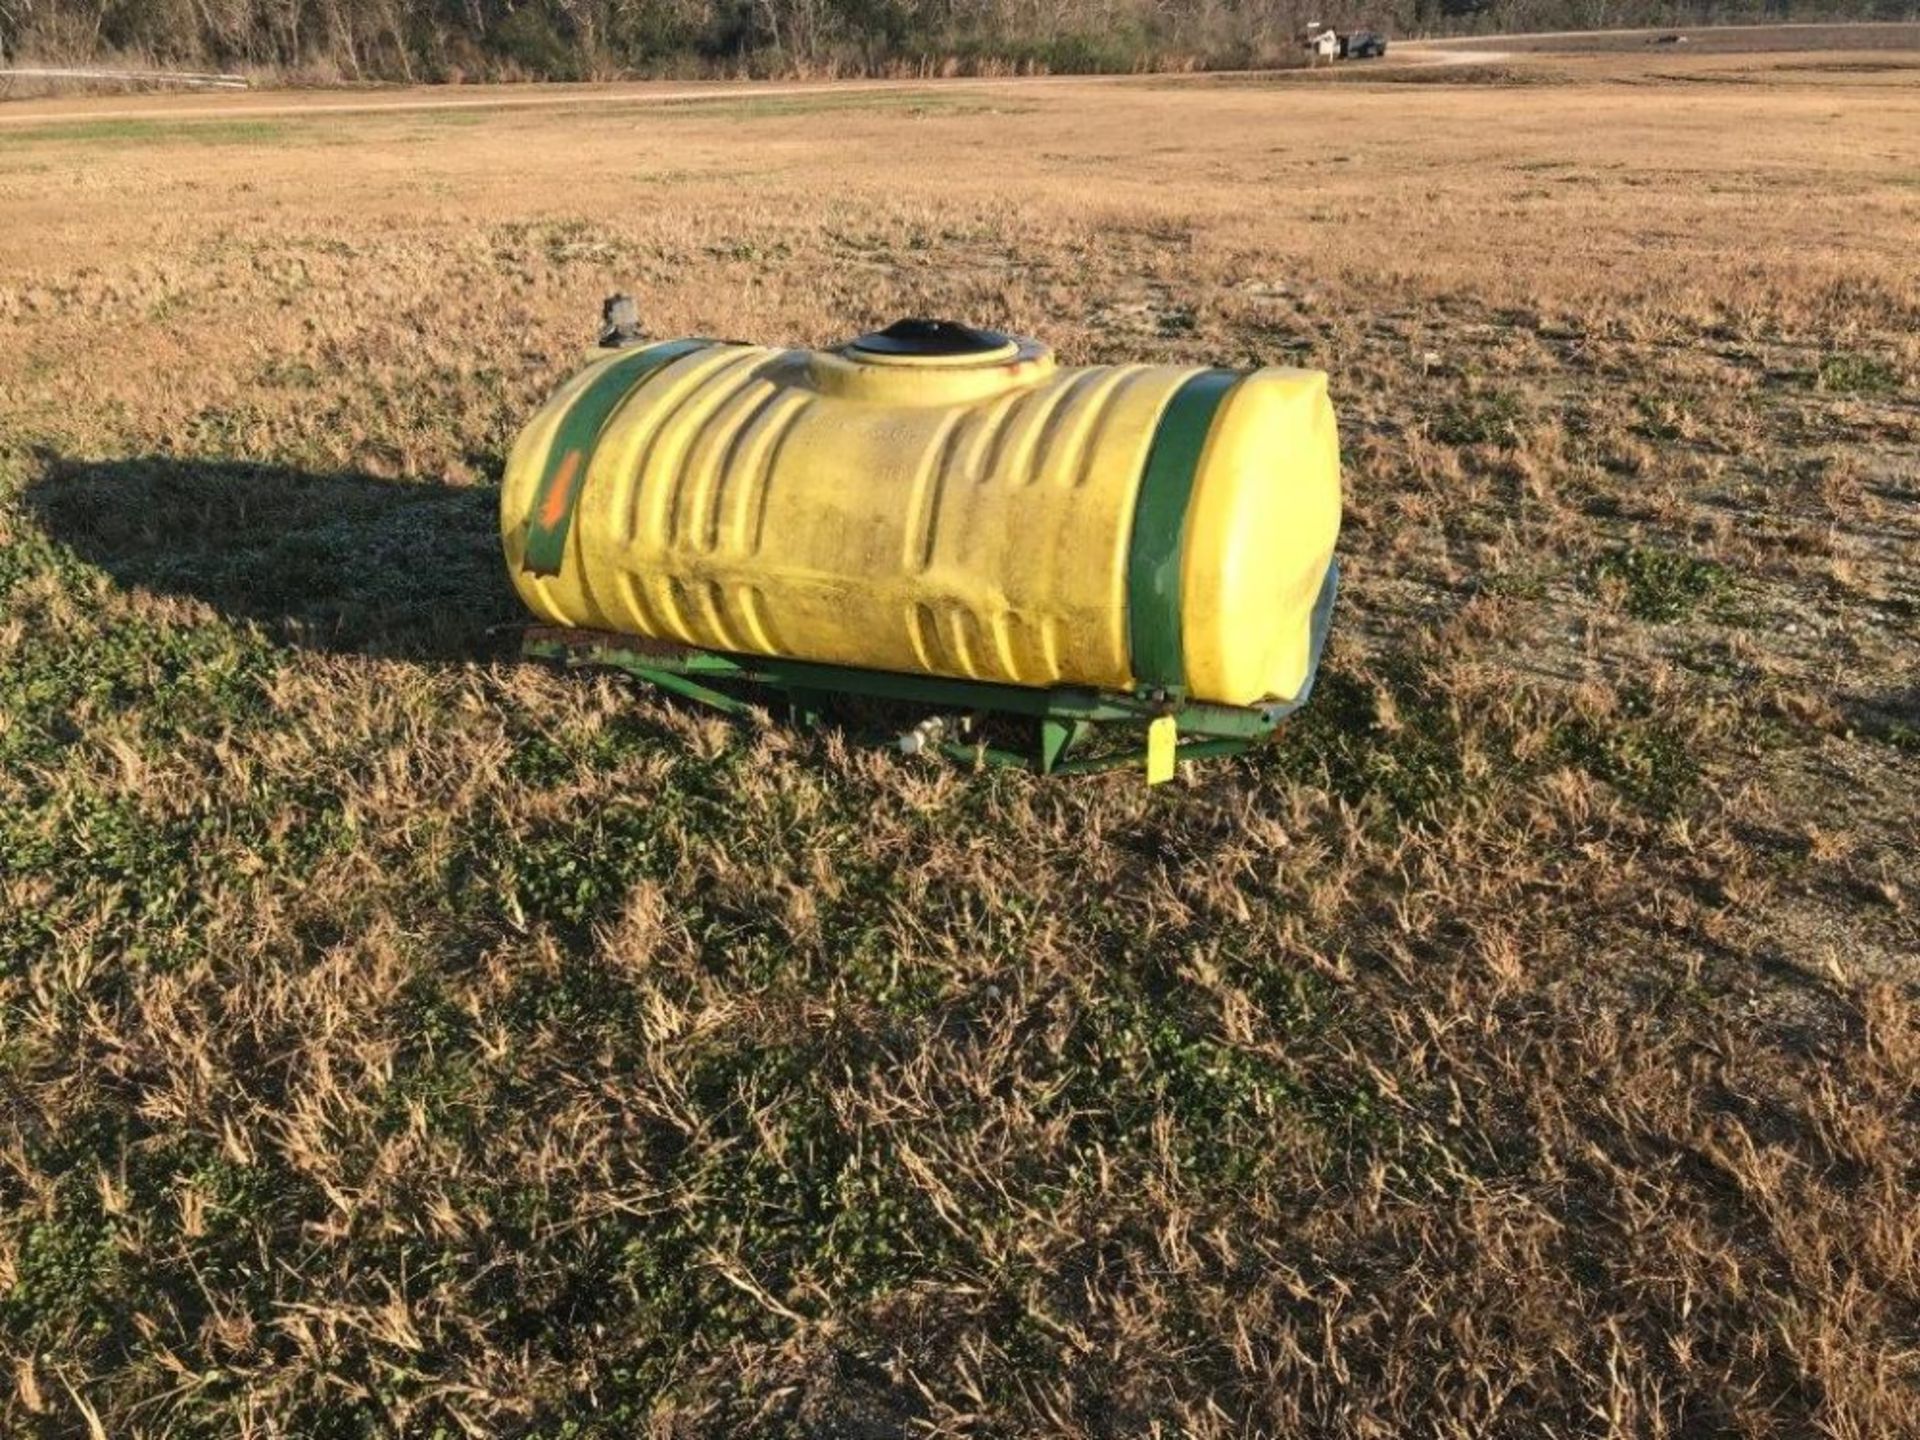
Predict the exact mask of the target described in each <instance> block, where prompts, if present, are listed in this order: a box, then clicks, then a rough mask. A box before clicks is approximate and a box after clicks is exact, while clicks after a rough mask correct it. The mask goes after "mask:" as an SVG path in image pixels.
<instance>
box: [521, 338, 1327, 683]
mask: <svg viewBox="0 0 1920 1440" xmlns="http://www.w3.org/2000/svg"><path fill="white" fill-rule="evenodd" d="M1339 525H1340V466H1339V447H1338V441H1337V439H1336V436H1335V430H1334V417H1333V410H1332V407H1331V406H1330V404H1329V403H1328V399H1327V382H1326V377H1325V376H1324V375H1322V374H1320V373H1319V372H1317V371H1307V370H1292V369H1278V368H1275V369H1262V370H1254V371H1251V372H1248V373H1234V372H1230V371H1221V370H1207V369H1201V368H1195V367H1188V366H1175V365H1101V366H1087V367H1079V368H1068V367H1063V366H1059V365H1056V364H1055V363H1054V357H1053V354H1052V352H1051V351H1050V350H1048V349H1047V348H1046V347H1045V346H1043V345H1041V344H1039V343H1038V342H1036V341H1032V340H1022V339H1014V338H1009V337H1006V336H1002V335H998V334H995V333H993V332H990V331H977V330H970V329H967V328H965V327H961V326H956V325H952V324H949V323H947V322H940V321H902V322H900V323H899V324H896V325H894V326H891V327H889V328H888V329H886V330H883V331H878V332H876V333H874V334H872V335H867V336H862V337H861V338H860V339H858V340H855V341H853V342H850V343H849V344H847V345H845V346H842V347H841V348H839V349H837V350H827V351H807V350H782V349H769V348H764V347H761V346H757V345H746V344H738V343H732V342H719V341H709V340H680V341H670V342H667V343H665V344H659V345H648V346H640V347H633V348H627V349H622V350H617V351H614V352H613V353H611V354H609V355H608V356H607V357H606V358H605V359H602V360H599V361H597V362H595V363H593V364H590V365H589V366H588V367H587V368H586V369H585V370H584V371H582V372H581V373H580V374H579V375H577V376H575V377H574V378H573V379H572V380H571V381H569V382H568V383H567V384H566V385H565V386H564V387H563V388H562V389H561V390H560V391H559V393H558V394H556V395H555V396H554V397H553V399H552V400H550V401H549V402H548V403H547V405H546V406H545V408H543V409H542V410H541V411H540V412H539V414H537V415H536V416H535V417H534V418H533V420H532V422H531V423H530V424H529V425H528V426H527V428H526V430H525V431H524V432H523V433H522V434H521V436H520V438H519V440H518V442H517V443H516V444H515V445H514V448H513V452H512V455H511V457H510V458H509V460H508V464H507V471H506V478H505V484H504V487H503V490H502V494H501V531H502V538H503V541H504V544H505V549H506V559H507V567H508V571H509V573H510V574H511V576H512V578H513V583H514V585H515V587H516V588H517V589H518V591H519V593H520V595H521V597H522V599H523V600H524V601H525V602H526V604H527V605H528V606H529V608H531V609H532V610H533V611H534V612H535V613H536V614H538V615H540V616H541V617H543V618H544V619H546V620H548V621H549V622H552V623H554V624H558V625H567V626H581V627H588V628H593V629H600V630H613V631H620V632H625V633H630V634H634V635H641V636H647V637H650V638H652V639H655V640H661V641H669V642H677V643H679V644H683V645H689V646H697V647H701V648H705V649H712V650H720V651H726V652H731V653H735V654H745V655H754V654H760V655H779V656H785V657H788V658H791V659H797V660H808V661H815V662H822V663H828V664H836V665H850V666H860V667H865V668H869V669H880V670H892V671H902V672H908V673H922V674H932V675H942V676H952V677H957V678H962V679H971V680H986V681H997V682H1002V683H1008V684H1014V685H1023V686H1062V685H1071V686H1089V687H1093V688H1096V689H1101V690H1112V691H1125V692H1134V691H1139V690H1143V689H1144V690H1154V689H1164V690H1167V691H1168V692H1169V693H1178V694H1184V695H1186V696H1187V697H1189V698H1191V699H1196V700H1206V701H1213V702H1217V703H1221V704H1227V705H1250V704H1255V703H1260V702H1266V701H1289V700H1292V699H1294V698H1295V697H1296V696H1297V695H1298V694H1299V692H1300V691H1301V689H1302V688H1303V687H1304V686H1305V685H1306V683H1307V682H1308V680H1309V678H1310V674H1309V672H1310V669H1311V665H1312V661H1313V646H1312V643H1311V640H1310V628H1311V623H1312V617H1313V610H1314V606H1315V602H1316V600H1317V599H1318V598H1319V596H1320V594H1321V592H1322V587H1323V584H1324V583H1325V582H1326V579H1327V576H1328V571H1329V565H1330V563H1331V559H1332V554H1333V547H1334V541H1335V538H1336V537H1337V535H1338V532H1339Z"/></svg>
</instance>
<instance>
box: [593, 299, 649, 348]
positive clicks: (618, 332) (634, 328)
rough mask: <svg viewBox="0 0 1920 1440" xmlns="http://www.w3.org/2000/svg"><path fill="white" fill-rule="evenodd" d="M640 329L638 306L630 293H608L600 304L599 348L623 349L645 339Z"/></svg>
mask: <svg viewBox="0 0 1920 1440" xmlns="http://www.w3.org/2000/svg"><path fill="white" fill-rule="evenodd" d="M646 338H647V337H646V335H645V334H644V333H642V331H641V329H640V307H639V306H638V305H636V304H634V303H633V297H632V296H631V295H609V296H608V297H607V298H606V299H605V300H604V301H602V302H601V305H600V348H601V349H603V350H624V349H625V348H626V347H627V346H629V345H638V344H639V343H640V342H641V341H642V340H644V339H646Z"/></svg>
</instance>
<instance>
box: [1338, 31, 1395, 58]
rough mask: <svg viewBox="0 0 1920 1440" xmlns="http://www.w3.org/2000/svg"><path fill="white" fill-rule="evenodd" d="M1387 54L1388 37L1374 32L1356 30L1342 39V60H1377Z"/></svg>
mask: <svg viewBox="0 0 1920 1440" xmlns="http://www.w3.org/2000/svg"><path fill="white" fill-rule="evenodd" d="M1386 53H1387V37H1386V36H1384V35H1382V34H1380V33H1379V32H1378V31H1374V30H1355V31H1354V32H1353V33H1352V34H1351V35H1342V36H1341V37H1340V58H1341V59H1342V60H1377V59H1379V58H1380V57H1381V56H1382V55H1385V54H1386Z"/></svg>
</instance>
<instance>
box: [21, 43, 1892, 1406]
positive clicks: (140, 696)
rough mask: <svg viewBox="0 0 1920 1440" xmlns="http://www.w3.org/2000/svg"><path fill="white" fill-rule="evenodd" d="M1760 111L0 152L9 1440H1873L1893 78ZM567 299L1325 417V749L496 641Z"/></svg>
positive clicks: (1246, 118) (1446, 97) (1888, 992)
mask: <svg viewBox="0 0 1920 1440" xmlns="http://www.w3.org/2000/svg"><path fill="white" fill-rule="evenodd" d="M1604 63H1605V64H1606V65H1607V66H1610V67H1617V66H1618V65H1620V64H1621V62H1620V61H1618V60H1617V59H1615V58H1612V57H1608V58H1607V59H1606V60H1605V62H1604ZM1685 63H1686V62H1685V61H1684V60H1683V59H1681V58H1677V57H1674V56H1671V55H1666V54H1663V55H1661V56H1660V57H1659V65H1660V67H1661V68H1662V69H1663V70H1664V69H1668V68H1672V67H1675V66H1682V65H1684V64H1685ZM1716 63H1718V62H1716ZM1757 77H1758V78H1757V79H1756V81H1755V83H1753V84H1741V85H1737V86H1736V85H1700V84H1689V83H1682V82H1677V81H1646V77H1645V75H1644V73H1643V74H1642V75H1641V80H1642V81H1645V83H1634V84H1622V83H1620V80H1621V76H1620V74H1619V73H1618V71H1617V70H1616V69H1609V70H1608V71H1607V72H1606V73H1604V74H1600V73H1596V74H1594V75H1593V76H1590V77H1588V78H1586V79H1582V78H1580V76H1579V75H1578V74H1577V73H1575V74H1571V76H1570V78H1565V80H1564V83H1558V84H1553V85H1526V86H1519V87H1508V86H1501V85H1480V84H1463V85H1445V84H1432V85H1421V86H1402V85H1379V86H1372V85H1341V86H1318V87H1314V86H1309V85H1307V84H1304V83H1303V84H1299V85H1290V86H1285V87H1268V86H1247V85H1223V84H1215V83H1207V82H1198V83H1194V84H1190V85H1181V86H1167V85H1163V84H1154V83H1110V82H1109V83H1103V82H1083V83H1048V84H1045V85H1040V86H1034V87H1030V88H1029V87H1010V86H997V85H959V84H956V85H952V86H939V87H931V88H926V89H903V90H898V91H888V92H883V93H879V94H875V93H872V92H847V91H827V90H822V91H819V92H813V93H809V94H806V95H801V96H769V97H766V98H764V99H741V98H739V97H717V98H713V99H711V100H707V101H704V102H701V103H695V104H686V105H678V106H673V107H658V106H651V107H650V106H644V105H642V106H633V105H620V106H607V107H604V108H601V107H592V106H589V107H586V108H579V109H524V110H512V109H503V110H498V111H485V110H482V111H471V112H456V113H453V114H434V113H424V112H398V113H368V114H354V115H351V116H348V115H338V114H336V115H326V114H324V113H322V110H321V109H318V108H317V109H316V111H315V113H314V114H313V115H312V116H310V117H309V116H303V115H299V114H293V115H283V114H273V115H261V114H255V113H253V112H251V111H249V110H247V109H246V108H245V107H241V108H237V109H236V110H235V111H234V112H233V115H232V116H231V117H230V118H225V119H215V120H212V121H204V120H200V119H190V118H186V117H185V116H184V115H182V116H176V117H175V118H172V119H165V120H158V121H156V120H144V119H143V120H125V119H116V120H97V121H90V120H85V119H80V118H75V117H73V116H72V115H70V114H63V117H62V118H60V119H58V120H57V122H55V123H50V124H48V125H45V126H39V127H36V126H33V125H12V124H9V125H7V126H6V127H4V128H0V497H4V502H3V503H4V508H0V545H4V549H3V550H0V596H4V599H3V600H0V606H3V607H4V608H0V814H4V817H5V818H4V819H3V820H0V1096H4V1100H5V1104H4V1107H0V1117H3V1118H0V1347H4V1349H5V1351H6V1355H7V1359H8V1360H9V1362H10V1365H11V1371H12V1382H11V1390H10V1391H9V1392H0V1429H3V1430H5V1431H6V1432H7V1433H9V1434H12V1433H21V1434H39V1435H68V1434H73V1435H80V1434H87V1433H89V1432H90V1430H91V1429H92V1428H93V1427H95V1426H96V1425H98V1426H99V1427H100V1428H101V1429H103V1430H104V1431H105V1432H106V1433H111V1434H116V1435H120V1434H128V1435H133V1434H149V1435H161V1434H165V1435H199V1434H207V1435H212V1434H252V1435H301V1436H308V1435H362V1434H376V1433H394V1432H401V1433H409V1434H420V1435H436V1434H439V1435H451V1434H457V1433H466V1434H475V1435H479V1434H492V1433H502V1432H507V1433H520V1432H524V1433H532V1434H540V1435H553V1436H563V1435H581V1434H605V1435H632V1434H640V1433H652V1434H661V1435H694V1434H715V1435H718V1434H727V1435H736V1434H768V1435H818V1436H891V1435H906V1434H954V1435H959V1434H973V1435H1021V1436H1028V1435H1036V1434H1057V1435H1086V1436H1096V1435H1098V1436H1106V1435H1143V1434H1162V1435H1173V1434H1186V1435H1197V1436H1209V1435H1218V1436H1226V1435H1246V1434H1265V1435H1351V1436H1385V1435H1403V1434H1433V1435H1460V1436H1468V1435H1473V1436H1480V1435H1488V1434H1505V1435H1516V1436H1518V1435H1535V1434H1546V1433H1553V1434H1563V1435H1616V1436H1629V1435H1631V1436H1652V1435H1671V1436H1698V1435H1708V1434H1741V1435H1754V1436H1779V1437H1798V1436H1803V1435H1810V1434H1827V1435H1832V1436H1837V1437H1854V1436H1858V1437H1863V1440H1864V1437H1869V1436H1871V1437H1881V1436H1889V1435H1896V1434H1904V1433H1913V1432H1915V1431H1916V1430H1917V1429H1920V1390H1916V1373H1915V1354H1916V1349H1915V1340H1914V1337H1915V1334H1916V1330H1917V1329H1920V1209H1916V1207H1915V1205H1914V1203H1913V1194H1914V1187H1915V1182H1916V1179H1917V1178H1920V1102H1917V1101H1916V1081H1917V1080H1920V1023H1917V1021H1916V1013H1917V1012H1916V1009H1915V1003H1916V998H1917V997H1916V994H1915V988H1914V987H1915V982H1916V974H1915V969H1914V956H1915V952H1916V948H1917V947H1916V940H1917V939H1920V936H1917V935H1916V923H1915V909H1914V907H1915V904H1916V898H1917V897H1920V872H1917V871H1916V869H1915V861H1914V855H1915V853H1916V847H1915V845H1914V840H1915V835H1914V816H1915V812H1916V806H1915V797H1916V793H1917V790H1916V786H1917V783H1920V748H1917V743H1920V710H1916V704H1917V703H1920V701H1917V699H1916V697H1920V658H1917V657H1920V646H1917V645H1916V643H1915V641H1916V628H1920V587H1917V586H1916V582H1915V579H1914V576H1915V574H1916V573H1917V572H1916V565H1915V561H1916V559H1920V555H1917V554H1916V551H1917V549H1920V546H1917V545H1916V538H1917V537H1920V515H1917V512H1916V505H1920V470H1917V469H1916V461H1915V451H1916V444H1917V443H1920V397H1917V396H1916V391H1915V380H1916V376H1920V341H1916V338H1915V337H1916V331H1917V329H1920V327H1917V326H1916V321H1920V273H1916V271H1915V268H1914V265H1913V258H1912V244H1911V237H1912V236H1913V235H1914V234H1915V233H1917V232H1920V189H1917V188H1916V185H1915V181H1916V177H1920V145H1916V137H1920V91H1917V90H1916V88H1915V87H1914V84H1913V81H1912V77H1911V76H1910V75H1901V74H1899V73H1896V72H1887V71H1874V72H1872V73H1871V74H1867V73H1864V72H1863V73H1853V72H1846V73H1834V74H1831V75H1828V76H1826V77H1825V78H1823V79H1822V80H1821V81H1820V82H1819V83H1818V84H1815V85H1808V84H1805V83H1801V80H1804V79H1805V72H1804V71H1802V72H1800V80H1796V81H1795V82H1794V83H1792V84H1774V83H1772V82H1771V81H1769V80H1768V78H1767V76H1766V73H1765V72H1757ZM201 103H203V104H204V102H201ZM324 103H325V102H320V105H321V106H322V107H323V106H324ZM23 113H24V112H23ZM616 286H625V287H629V288H632V289H634V290H636V291H637V292H638V293H639V294H640V295H641V297H642V304H643V310H644V312H645V314H646V317H647V319H648V321H649V323H650V325H651V326H652V328H654V329H655V330H656V331H659V332H663V333H682V332H698V333H712V334H720V335H734V334H738V335H743V336H752V337H757V338H766V339H772V338H775V337H779V338H782V339H787V340H792V341H799V342H825V341H830V340H832V339H834V338H836V337H840V336H844V335H846V334H849V333H852V332H853V331H855V330H857V329H860V328H863V327H865V326H868V325H870V324H872V323H874V322H876V321H884V320H886V319H888V318H891V317H893V316H895V315H897V314H901V313H907V312H936V313H950V314H955V315H961V316H965V317H967V318H970V319H974V320H977V321H982V322H986V323H992V324H996V325H1000V326H1005V327H1008V328H1013V329H1018V330H1023V331H1028V332H1032V333H1037V334H1041V335H1044V336H1045V337H1047V338H1048V339H1050V340H1051V341H1053V342H1054V343H1055V344H1056V345H1057V346H1059V348H1060V349H1061V350H1062V352H1063V353H1064V355H1065V357H1066V358H1067V359H1069V360H1072V361H1085V360H1107V359H1118V358H1121V357H1148V358H1178V359H1188V360H1200V359H1215V360H1220V361H1225V362H1228V363H1252V362H1256V361H1290V362H1297V363H1309V364H1314V365H1318V366H1321V367H1323V368H1325V369H1327V370H1328V371H1329V372H1330V374H1331V375H1332V376H1333V377H1334V386H1335V392H1336V396H1337V400H1338V403H1339V405H1340V407H1341V412H1342V417H1343V433H1344V437H1345V449H1346V456H1347V466H1348V480H1349V492H1350V493H1349V524H1348V530H1347V533H1346V538H1345V541H1344V543H1343V555H1344V564H1345V566H1346V581H1347V584H1346V588H1345V591H1344V595H1343V601H1342V604H1343V610H1342V613H1341V616H1340V621H1339V630H1338V639H1337V642H1336V645H1335V649H1334V653H1333V654H1332V656H1331V658H1330V660H1329V663H1328V666H1327V669H1326V672H1325V674H1324V676H1323V681H1322V686H1321V690H1320V693H1319V694H1318V696H1317V697H1316V699H1315V702H1314V704H1313V706H1312V707H1310V709H1309V710H1308V711H1307V712H1305V714H1304V715H1303V717H1302V718H1301V720H1300V722H1299V723H1298V725H1297V726H1295V727H1294V728H1293V729H1292V730H1291V731H1290V732H1289V734H1288V735H1287V736H1285V737H1284V738H1283V740H1282V742H1281V743H1280V744H1278V745H1277V746H1276V747H1274V748H1273V749H1272V750H1271V751H1270V752H1267V753H1264V754H1262V755H1260V756H1258V757H1256V758H1253V759H1250V760H1247V761H1243V762H1228V763H1222V764H1218V765H1212V766H1202V767H1194V768H1193V769H1192V771H1191V773H1190V774H1188V775H1187V776H1186V777H1184V780H1183V782H1182V783H1181V784H1179V785H1176V786H1173V787H1168V788H1167V790H1166V791H1162V792H1153V793H1148V792H1146V791H1145V790H1144V789H1143V788H1142V787H1140V786H1139V784H1138V783H1137V782H1136V781H1135V780H1134V779H1133V778H1131V777H1112V778H1108V779H1100V780H1092V781H1086V782H1070V783H1062V782H1053V783H1038V782H1033V781H1030V780H1027V779H1025V778H1020V777H1010V776H973V775H967V774H962V773H958V772H955V771H951V770H942V769H928V768H923V767H921V766H918V765H915V764H911V763H907V762H904V761H902V760H901V759H899V758H898V757H894V756H891V755H886V754H874V753H870V752H867V751H864V750H859V749H856V748H853V747H851V746H850V745H848V744H847V743H846V741H845V739H844V737H842V736H840V735H838V734H836V733H833V732H829V733H827V734H826V735H824V736H818V737H815V736H809V735H805V734H797V733H794V732H791V731H789V730H787V729H785V728H784V727H781V726H778V725H772V724H769V725H765V726H749V727H737V726H734V725H731V724H728V723H724V722H721V721H719V720H716V719H713V718H711V717H708V716H706V715H703V714H700V713H696V712H693V711H690V710H687V709H684V708H682V707H679V706H676V705H673V704H670V703H666V702H664V701H661V700H659V699H656V698H650V697H646V696H641V695H636V694H634V693H632V692H631V691H629V690H627V689H625V688H622V687H620V686H618V685H616V684H614V683H612V682H608V681H594V680H584V679H581V678H579V677H561V676H553V675H549V674H546V673H544V672H540V671H536V670H532V669H528V668H526V667H522V666H519V665H516V664H513V663H511V662H509V661H506V660H504V659H502V658H499V655H498V643H497V642H496V641H494V640H492V639H490V638H489V636H488V633H487V631H488V627H489V626H490V625H491V624H494V623H498V622H509V621H511V620H513V619H514V614H513V611H512V608H511V605H510V603H509V600H510V597H508V596H506V595H505V593H504V591H505V586H504V583H503V582H502V580H501V579H500V577H499V576H498V574H497V571H496V568H495V567H496V565H497V560H496V559H495V556H494V552H493V543H494V542H493V538H492V531H491V526H492V518H491V512H490V501H491V495H490V486H491V483H492V481H493V480H494V479H495V478H496V477H497V474H498V469H499V465H500V461H501V456H502V454H503V451H504V448H505V446H506V444H507V443H508V441H509V440H510V438H511V435H512V433H513V430H514V427H515V426H516V424H517V423H518V422H519V421H520V420H521V419H522V418H524V416H525V415H526V414H527V413H528V411H529V409H530V407H531V406H532V405H533V404H535V403H536V402H537V400H538V398H539V397H540V396H541V395H542V394H543V393H545V392H546V390H547V389H548V388H549V387H550V386H551V385H552V384H553V383H554V382H555V380H556V379H557V378H558V377H559V376H560V375H562V374H564V373H565V371H566V369H567V367H568V366H569V365H570V364H572V363H573V360H574V358H575V355H576V350H577V347H578V346H579V345H580V343H581V342H582V341H583V340H584V339H585V337H586V336H587V334H588V331H589V329H590V325H591V321H592V319H593V316H594V314H595V312H596V306H597V302H598V300H599V298H600V296H601V295H602V294H603V293H604V292H605V291H607V290H609V289H611V288H614V287H616Z"/></svg>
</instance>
